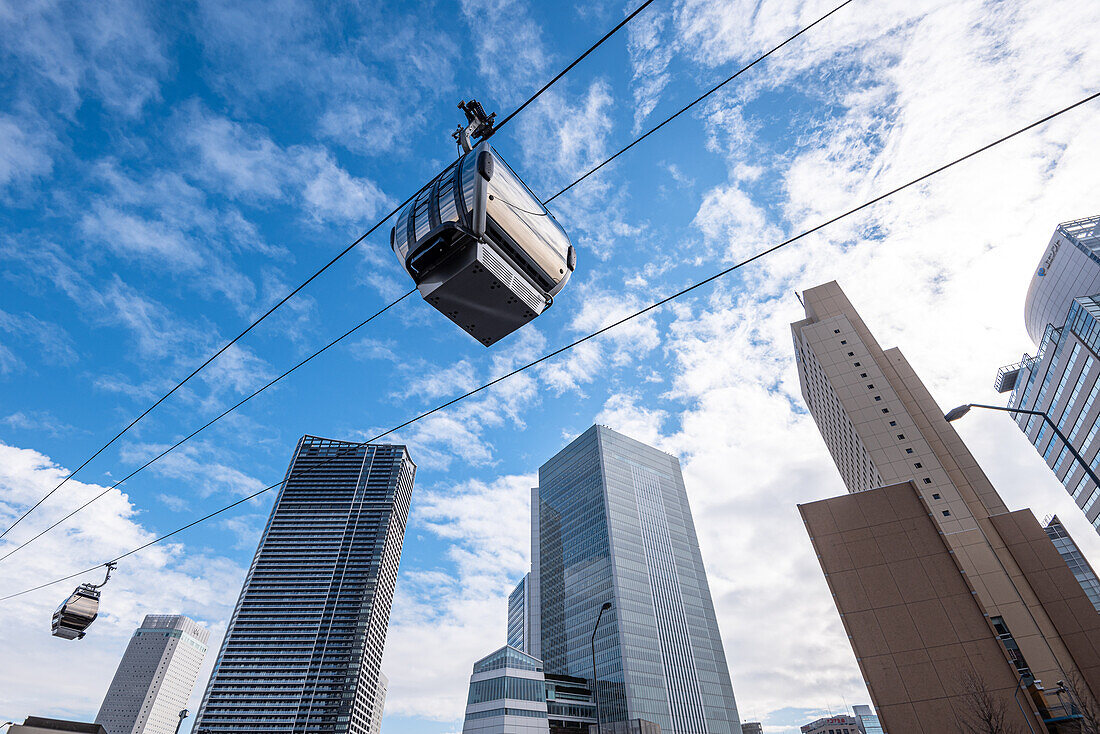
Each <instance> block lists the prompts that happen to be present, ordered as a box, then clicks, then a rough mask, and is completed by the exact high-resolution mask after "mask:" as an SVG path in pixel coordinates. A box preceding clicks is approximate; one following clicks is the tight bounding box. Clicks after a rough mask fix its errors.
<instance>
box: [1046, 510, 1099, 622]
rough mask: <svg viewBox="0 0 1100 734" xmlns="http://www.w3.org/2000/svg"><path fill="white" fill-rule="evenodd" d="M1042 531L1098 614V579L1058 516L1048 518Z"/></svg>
mask: <svg viewBox="0 0 1100 734" xmlns="http://www.w3.org/2000/svg"><path fill="white" fill-rule="evenodd" d="M1043 530H1045V531H1046V533H1047V537H1048V538H1050V542H1052V543H1054V548H1055V550H1057V551H1058V555H1060V556H1061V557H1062V560H1064V561H1065V562H1066V565H1067V566H1069V570H1070V571H1073V577H1074V578H1075V579H1077V581H1078V582H1079V583H1080V584H1081V588H1082V589H1083V590H1084V592H1085V596H1087V597H1088V598H1089V601H1091V602H1092V605H1093V606H1094V607H1096V611H1098V612H1100V578H1097V577H1096V572H1095V571H1093V570H1092V565H1091V564H1090V563H1089V562H1088V560H1087V559H1086V558H1085V556H1084V555H1082V553H1081V549H1080V548H1078V547H1077V543H1075V542H1073V538H1071V537H1070V534H1069V533H1068V532H1067V531H1066V526H1065V525H1063V524H1062V521H1061V520H1059V519H1058V516H1057V515H1055V516H1054V517H1052V518H1050V520H1049V521H1048V522H1047V523H1046V525H1044V526H1043Z"/></svg>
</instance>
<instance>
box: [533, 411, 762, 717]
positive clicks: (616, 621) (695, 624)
mask: <svg viewBox="0 0 1100 734" xmlns="http://www.w3.org/2000/svg"><path fill="white" fill-rule="evenodd" d="M532 505H533V506H532V525H533V526H532V534H533V536H534V542H533V544H532V545H533V555H534V558H533V563H532V566H533V568H534V569H535V570H534V571H533V572H532V575H535V574H536V573H537V575H538V592H537V593H538V596H537V598H538V599H539V608H540V623H539V628H540V637H541V640H540V642H541V656H542V660H543V663H544V665H545V670H546V672H547V673H557V674H564V675H570V676H575V677H578V678H588V679H591V678H592V677H593V676H592V658H591V652H590V645H589V641H590V637H591V635H592V633H593V628H594V626H595V624H596V621H597V617H598V615H599V613H600V609H601V607H602V606H603V604H604V603H606V602H610V604H611V608H610V609H609V610H608V611H606V612H605V613H604V614H603V617H602V618H601V620H600V626H599V628H598V631H597V634H596V638H595V644H596V673H597V675H596V678H597V680H598V689H599V703H600V714H601V716H600V718H601V720H602V722H603V723H604V724H605V725H606V724H615V723H617V722H626V721H629V720H633V719H642V720H646V721H650V722H655V723H656V724H658V725H659V726H660V728H661V731H662V732H665V733H666V734H738V733H739V732H740V731H741V724H740V721H739V720H738V716H737V707H736V704H735V703H734V697H733V687H732V684H731V683H730V675H729V670H728V668H727V665H726V655H725V652H724V650H723V648H722V640H721V637H720V635H719V632H718V623H717V620H716V618H715V614H714V604H713V603H712V600H711V594H710V588H709V586H708V585H707V577H706V571H705V570H704V568H703V560H702V557H701V555H700V553H699V542H698V539H697V538H696V534H695V525H694V522H693V521H692V517H691V509H690V507H689V506H688V498H687V492H686V490H685V488H684V480H683V476H682V474H681V471H680V462H679V460H678V459H677V458H676V457H675V456H671V455H669V454H666V453H664V452H663V451H658V450H657V449H655V448H652V447H650V446H647V445H645V444H643V443H641V442H639V441H635V440H634V439H631V438H628V437H626V436H624V435H622V434H620V433H617V432H615V431H613V430H611V429H609V428H606V427H604V426H593V427H592V428H590V429H588V430H587V431H585V432H584V433H583V434H581V435H580V436H579V437H577V439H576V440H574V441H573V442H572V443H570V444H569V445H568V446H566V447H565V448H564V449H562V450H561V451H560V452H559V453H558V454H557V455H556V456H554V457H553V458H552V459H550V460H549V461H547V462H546V463H545V464H543V465H542V467H541V468H540V469H539V486H538V489H537V491H536V492H535V493H534V500H533V503H532Z"/></svg>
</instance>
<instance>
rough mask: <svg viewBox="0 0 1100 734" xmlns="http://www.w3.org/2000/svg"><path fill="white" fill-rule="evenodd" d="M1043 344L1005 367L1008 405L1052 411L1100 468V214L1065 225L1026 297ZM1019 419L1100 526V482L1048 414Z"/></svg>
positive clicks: (1001, 374) (1000, 382)
mask: <svg viewBox="0 0 1100 734" xmlns="http://www.w3.org/2000/svg"><path fill="white" fill-rule="evenodd" d="M1024 324H1025V325H1026V326H1027V331H1028V334H1030V335H1031V338H1032V340H1034V342H1035V345H1036V346H1037V347H1038V351H1037V352H1036V354H1035V356H1034V357H1033V356H1031V355H1029V354H1025V355H1024V356H1023V358H1022V359H1021V360H1020V362H1018V363H1016V364H1013V365H1009V366H1007V367H1002V368H1001V369H1000V370H999V371H998V372H997V377H996V380H995V382H994V387H995V388H996V390H997V391H998V392H1002V393H1003V392H1009V391H1011V395H1010V396H1009V400H1008V407H1010V408H1020V409H1026V410H1037V411H1040V412H1042V413H1046V414H1047V416H1049V418H1050V421H1051V422H1052V423H1054V424H1056V425H1057V426H1058V430H1059V431H1060V432H1061V433H1062V434H1063V435H1064V436H1066V438H1067V439H1068V441H1069V443H1070V444H1071V445H1072V446H1073V448H1074V449H1076V450H1077V452H1078V453H1079V454H1080V455H1081V457H1082V458H1083V459H1084V460H1085V461H1086V462H1089V468H1090V469H1091V470H1092V471H1093V472H1094V473H1096V472H1097V471H1100V441H1098V440H1097V433H1100V400H1097V399H1096V397H1097V395H1098V394H1100V379H1097V378H1098V377H1100V363H1098V360H1100V216H1096V217H1090V218H1088V219H1080V220H1077V221H1075V222H1065V223H1063V224H1060V225H1058V228H1057V229H1055V231H1054V236H1053V237H1051V239H1050V242H1049V243H1048V244H1047V247H1046V249H1045V250H1044V251H1043V255H1042V257H1041V258H1040V260H1039V265H1038V267H1037V268H1036V270H1035V275H1034V276H1033V277H1032V279H1031V286H1030V288H1029V289H1028V292H1027V300H1026V302H1025V304H1024ZM1016 423H1017V425H1019V426H1020V429H1021V430H1022V431H1023V432H1024V434H1025V435H1026V436H1027V437H1028V440H1029V441H1030V442H1031V443H1032V444H1033V445H1034V446H1035V450H1036V451H1038V452H1039V454H1040V455H1041V456H1042V457H1043V461H1045V462H1046V463H1047V465H1048V466H1050V467H1051V469H1052V470H1053V471H1054V475H1055V476H1056V477H1058V480H1059V481H1060V482H1062V484H1063V485H1064V486H1065V488H1066V491H1067V492H1069V494H1070V496H1072V497H1073V501H1074V502H1076V503H1077V506H1078V507H1080V508H1081V510H1082V511H1083V512H1084V513H1085V516H1086V517H1088V519H1089V520H1090V521H1091V522H1092V524H1093V527H1094V528H1097V532H1100V505H1098V504H1097V502H1098V500H1100V487H1097V486H1096V484H1095V483H1094V482H1093V481H1092V479H1091V478H1090V477H1089V475H1088V472H1087V471H1086V470H1085V467H1084V466H1082V465H1081V463H1080V462H1078V461H1077V460H1076V459H1074V457H1073V454H1072V453H1071V452H1070V450H1069V448H1068V447H1067V446H1066V445H1065V444H1064V443H1062V441H1061V440H1060V439H1059V438H1058V437H1057V434H1056V432H1055V431H1054V430H1052V429H1051V427H1050V425H1049V424H1048V423H1047V421H1046V420H1044V419H1043V418H1042V417H1041V416H1036V415H1027V414H1018V415H1017V416H1016Z"/></svg>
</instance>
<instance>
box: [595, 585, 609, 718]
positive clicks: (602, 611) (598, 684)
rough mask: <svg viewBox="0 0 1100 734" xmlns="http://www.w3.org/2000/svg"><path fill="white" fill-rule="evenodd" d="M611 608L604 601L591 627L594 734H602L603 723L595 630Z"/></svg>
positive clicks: (607, 602)
mask: <svg viewBox="0 0 1100 734" xmlns="http://www.w3.org/2000/svg"><path fill="white" fill-rule="evenodd" d="M610 608H611V602H609V601H605V602H604V603H603V606H602V607H600V613H599V614H597V615H596V626H595V627H593V628H592V639H591V641H590V642H591V644H592V693H594V694H595V696H596V734H603V723H602V721H601V720H600V681H599V679H598V678H597V677H596V630H598V629H599V628H600V620H601V619H603V613H604V612H606V611H607V610H608V609H610Z"/></svg>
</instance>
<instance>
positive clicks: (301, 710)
mask: <svg viewBox="0 0 1100 734" xmlns="http://www.w3.org/2000/svg"><path fill="white" fill-rule="evenodd" d="M415 472H416V466H415V465H414V464H413V462H412V460H411V459H410V458H409V455H408V452H407V451H406V450H405V447H404V446H395V445H382V444H378V445H367V446H364V445H361V444H355V443H347V442H343V441H333V440H329V439H324V438H317V437H315V436H304V437H303V438H302V439H301V440H300V441H299V442H298V447H297V449H296V450H295V452H294V458H293V460H292V461H291V462H290V467H289V468H288V469H287V474H286V478H285V479H284V481H283V486H282V488H281V490H280V492H279V496H278V498H277V499H276V501H275V506H274V508H272V510H271V517H270V519H269V520H268V523H267V527H266V528H265V530H264V533H263V537H262V538H261V540H260V546H259V548H258V549H257V550H256V556H255V558H254V559H253V561H252V566H251V568H250V569H249V571H248V575H247V577H246V578H245V583H244V588H243V589H242V590H241V596H240V598H239V600H238V601H237V606H236V608H235V609H234V611H233V616H232V618H231V620H230V622H229V629H228V631H227V632H226V636H225V641H224V642H223V643H222V647H221V651H220V652H219V654H218V660H217V663H216V664H215V666H214V672H213V674H212V675H211V677H210V683H209V684H208V685H207V689H206V694H205V696H204V697H203V702H202V705H201V707H200V708H199V713H198V717H197V719H196V722H195V727H194V731H195V732H197V733H198V734H220V733H225V734H228V733H229V732H232V733H233V734H241V733H242V732H249V733H252V732H255V733H257V734H276V733H278V734H283V733H288V734H330V733H331V734H344V733H345V732H347V733H348V734H368V733H369V732H370V731H371V729H372V728H373V725H374V723H375V719H376V717H378V716H381V714H382V703H383V702H382V701H378V700H376V698H377V697H378V691H379V686H378V684H379V679H378V676H379V666H380V664H381V661H382V648H383V645H384V643H385V639H386V627H387V625H388V623H389V615H390V603H391V601H392V600H393V590H394V585H395V583H396V581H397V566H398V563H399V562H400V559H401V545H402V542H403V540H404V537H405V521H406V519H407V518H408V514H409V496H410V494H411V492H412V486H413V477H414V475H415Z"/></svg>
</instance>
